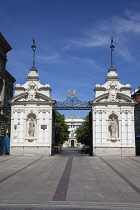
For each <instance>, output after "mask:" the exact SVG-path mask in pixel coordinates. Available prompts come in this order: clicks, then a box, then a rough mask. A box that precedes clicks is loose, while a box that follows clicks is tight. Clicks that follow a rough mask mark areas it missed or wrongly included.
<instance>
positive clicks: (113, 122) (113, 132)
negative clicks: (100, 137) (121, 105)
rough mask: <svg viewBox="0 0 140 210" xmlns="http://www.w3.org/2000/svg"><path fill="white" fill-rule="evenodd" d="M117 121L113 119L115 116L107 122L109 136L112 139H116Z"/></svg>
mask: <svg viewBox="0 0 140 210" xmlns="http://www.w3.org/2000/svg"><path fill="white" fill-rule="evenodd" d="M117 127H118V125H117V121H116V120H115V118H114V117H113V118H112V119H111V121H110V123H109V130H110V137H111V138H112V139H116V138H117Z"/></svg>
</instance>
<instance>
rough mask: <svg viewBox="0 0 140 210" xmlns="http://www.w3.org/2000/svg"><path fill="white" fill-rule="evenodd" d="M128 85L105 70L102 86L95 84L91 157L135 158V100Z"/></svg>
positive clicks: (114, 73)
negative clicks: (105, 75)
mask: <svg viewBox="0 0 140 210" xmlns="http://www.w3.org/2000/svg"><path fill="white" fill-rule="evenodd" d="M130 90H131V87H130V85H129V84H127V85H122V84H121V83H120V82H119V77H118V74H117V73H116V69H115V68H113V67H111V68H110V69H109V70H108V74H107V77H106V82H105V84H104V85H99V84H97V85H96V87H95V89H94V91H95V99H94V100H93V101H91V102H90V104H91V105H92V118H93V119H92V123H93V155H96V156H112V155H115V156H135V130H134V104H135V103H134V101H133V99H132V98H131V93H130Z"/></svg>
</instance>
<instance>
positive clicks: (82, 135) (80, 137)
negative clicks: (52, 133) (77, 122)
mask: <svg viewBox="0 0 140 210" xmlns="http://www.w3.org/2000/svg"><path fill="white" fill-rule="evenodd" d="M84 120H85V121H84V122H83V123H82V125H81V126H80V127H79V128H77V129H76V131H75V133H76V138H77V141H78V142H80V143H81V144H85V145H89V139H90V134H89V115H87V116H86V117H85V118H84Z"/></svg>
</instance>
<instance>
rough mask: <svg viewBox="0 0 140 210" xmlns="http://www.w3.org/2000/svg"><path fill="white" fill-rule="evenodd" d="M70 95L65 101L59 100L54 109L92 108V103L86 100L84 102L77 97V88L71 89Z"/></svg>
mask: <svg viewBox="0 0 140 210" xmlns="http://www.w3.org/2000/svg"><path fill="white" fill-rule="evenodd" d="M68 92H69V94H68V95H69V96H67V98H66V100H65V101H62V102H61V101H58V102H56V104H55V105H53V109H58V110H64V109H65V110H80V109H83V110H91V105H90V104H89V103H88V102H87V101H85V102H82V101H80V100H79V99H78V98H77V97H76V90H75V89H69V90H68Z"/></svg>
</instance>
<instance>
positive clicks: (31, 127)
mask: <svg viewBox="0 0 140 210" xmlns="http://www.w3.org/2000/svg"><path fill="white" fill-rule="evenodd" d="M26 125H27V128H26V136H27V137H28V139H34V138H35V137H36V115H35V114H34V113H30V114H28V116H27V123H26Z"/></svg>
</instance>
